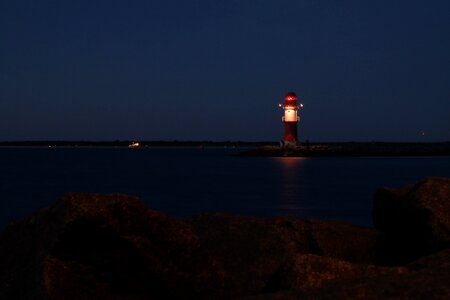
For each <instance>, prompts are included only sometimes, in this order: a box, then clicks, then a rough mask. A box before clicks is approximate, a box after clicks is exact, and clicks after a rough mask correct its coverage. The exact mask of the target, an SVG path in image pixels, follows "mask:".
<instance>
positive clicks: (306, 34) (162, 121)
mask: <svg viewBox="0 0 450 300" xmlns="http://www.w3.org/2000/svg"><path fill="white" fill-rule="evenodd" d="M290 90H293V91H295V92H297V94H298V95H299V97H300V101H302V102H303V103H304V104H305V107H304V109H303V111H302V112H301V118H302V121H301V123H300V124H299V138H300V139H301V140H303V139H306V138H308V139H310V140H311V141H444V140H450V1H448V0H428V1H425V0H423V1H417V0H410V1H361V0H355V1H345V0H342V1H336V0H328V1H327V0H323V1H320V0H273V1H264V0H259V1H257V0H228V1H226V0H223V1H211V0H189V1H188V0H186V1H170V0H161V1H151V0H149V1H124V0H123V1H118V0H104V1H99V0H90V1H81V0H64V1H60V0H53V1H52V0H40V1H31V0H14V1H13V0H5V1H1V2H0V140H36V139H55V140H66V139H68V140H79V139H84V140H113V139H145V140H175V139H177V140H219V141H220V140H250V141H256V140H274V141H277V140H280V139H281V137H282V123H281V115H282V113H281V111H280V109H279V108H278V107H277V104H278V103H280V102H281V101H282V100H283V96H284V94H285V92H287V91H290ZM422 132H424V133H425V135H422Z"/></svg>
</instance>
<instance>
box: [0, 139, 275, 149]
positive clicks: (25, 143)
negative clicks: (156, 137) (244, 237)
mask: <svg viewBox="0 0 450 300" xmlns="http://www.w3.org/2000/svg"><path fill="white" fill-rule="evenodd" d="M133 142H135V141H134V140H115V141H52V140H46V141H0V147H128V146H129V145H131V144H132V143H133ZM139 145H140V147H239V148H242V147H261V146H266V145H271V146H276V145H278V143H276V142H265V141H262V142H245V141H219V142H217V141H178V140H174V141H139Z"/></svg>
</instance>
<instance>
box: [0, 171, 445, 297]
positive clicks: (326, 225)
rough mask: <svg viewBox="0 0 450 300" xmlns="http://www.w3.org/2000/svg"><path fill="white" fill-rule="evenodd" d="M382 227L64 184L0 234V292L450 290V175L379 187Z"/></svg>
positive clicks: (340, 293)
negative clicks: (168, 202)
mask: <svg viewBox="0 0 450 300" xmlns="http://www.w3.org/2000/svg"><path fill="white" fill-rule="evenodd" d="M373 217H374V226H375V228H365V227H359V226H356V225H352V224H349V223H345V222H338V221H319V220H296V219H290V218H282V217H279V218H256V217H244V216H236V215H230V214H224V213H204V214H201V215H197V216H194V217H192V218H190V219H187V220H177V219H174V218H171V217H170V216H168V215H166V214H164V213H161V212H157V211H153V210H150V209H147V208H146V207H145V206H144V205H143V204H142V203H141V202H140V201H139V200H138V199H136V198H133V197H129V196H124V195H95V194H80V193H70V194H66V195H65V196H64V197H62V199H60V200H59V201H58V202H56V203H55V204H54V205H53V206H51V207H49V208H46V209H43V210H40V211H38V212H36V213H35V214H33V215H32V216H30V217H29V218H27V219H26V220H24V221H21V222H17V223H15V224H12V225H9V226H8V227H7V228H6V229H5V230H4V231H3V232H2V233H1V235H0V299H37V300H40V299H51V300H53V299H55V300H56V299H118V300H119V299H120V300H126V299H449V296H450V179H446V178H428V179H426V180H423V181H421V182H418V183H416V184H415V185H413V186H411V187H404V188H399V189H387V188H382V189H379V190H377V191H376V192H375V196H374V203H373Z"/></svg>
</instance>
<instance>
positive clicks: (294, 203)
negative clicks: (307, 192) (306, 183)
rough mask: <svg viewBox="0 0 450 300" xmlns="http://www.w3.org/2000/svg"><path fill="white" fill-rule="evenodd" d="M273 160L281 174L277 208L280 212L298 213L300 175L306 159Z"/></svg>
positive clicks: (299, 206) (300, 208)
mask: <svg viewBox="0 0 450 300" xmlns="http://www.w3.org/2000/svg"><path fill="white" fill-rule="evenodd" d="M273 160H274V161H275V162H276V164H277V165H278V168H279V169H280V173H281V181H280V182H281V184H280V190H279V192H280V197H279V208H280V209H281V211H295V212H296V213H299V212H300V211H301V210H302V195H301V185H302V182H301V180H302V176H300V174H301V171H302V166H304V164H305V160H307V158H301V157H276V158H273Z"/></svg>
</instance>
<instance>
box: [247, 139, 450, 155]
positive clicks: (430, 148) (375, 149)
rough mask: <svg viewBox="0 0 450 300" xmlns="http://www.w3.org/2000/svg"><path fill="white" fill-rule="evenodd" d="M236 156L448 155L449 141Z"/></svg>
mask: <svg viewBox="0 0 450 300" xmlns="http://www.w3.org/2000/svg"><path fill="white" fill-rule="evenodd" d="M239 156H268V157H284V156H287V157H328V156H332V157H340V156H343V157H356V156H450V142H443V143H381V142H376V143H375V142H374V143H353V142H352V143H324V144H302V145H301V146H297V147H288V148H281V147H279V146H273V145H272V146H262V147H258V148H253V149H249V150H246V151H243V152H241V153H240V154H239Z"/></svg>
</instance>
